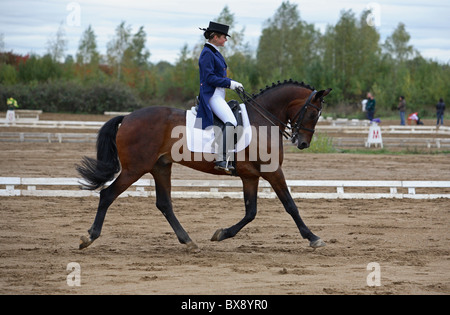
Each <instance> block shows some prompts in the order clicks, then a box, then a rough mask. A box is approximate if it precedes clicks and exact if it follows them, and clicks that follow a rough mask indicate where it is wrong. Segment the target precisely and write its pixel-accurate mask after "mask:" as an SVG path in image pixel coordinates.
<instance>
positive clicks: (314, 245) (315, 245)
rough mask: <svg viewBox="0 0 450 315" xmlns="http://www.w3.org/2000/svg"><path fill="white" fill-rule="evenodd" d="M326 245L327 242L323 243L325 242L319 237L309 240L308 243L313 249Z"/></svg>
mask: <svg viewBox="0 0 450 315" xmlns="http://www.w3.org/2000/svg"><path fill="white" fill-rule="evenodd" d="M326 245H327V244H325V242H324V241H322V240H321V239H320V238H319V239H318V240H315V241H311V242H310V243H309V246H311V247H312V248H314V249H316V248H319V247H324V246H326Z"/></svg>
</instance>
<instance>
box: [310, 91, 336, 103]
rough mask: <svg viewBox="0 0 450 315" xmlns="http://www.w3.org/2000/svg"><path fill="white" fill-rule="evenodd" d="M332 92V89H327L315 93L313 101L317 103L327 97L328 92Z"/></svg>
mask: <svg viewBox="0 0 450 315" xmlns="http://www.w3.org/2000/svg"><path fill="white" fill-rule="evenodd" d="M332 90H333V89H327V90H321V91H319V92H317V93H316V95H315V96H314V100H315V101H317V100H318V99H320V98H323V97H325V96H327V95H328V94H330V92H331V91H332Z"/></svg>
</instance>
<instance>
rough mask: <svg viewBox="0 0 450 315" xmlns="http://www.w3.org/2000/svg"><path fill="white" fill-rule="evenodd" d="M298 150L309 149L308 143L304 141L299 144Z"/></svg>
mask: <svg viewBox="0 0 450 315" xmlns="http://www.w3.org/2000/svg"><path fill="white" fill-rule="evenodd" d="M298 148H299V149H300V150H303V149H308V148H309V143H308V142H306V141H303V142H300V143H299V145H298Z"/></svg>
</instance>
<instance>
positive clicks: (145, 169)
mask: <svg viewBox="0 0 450 315" xmlns="http://www.w3.org/2000/svg"><path fill="white" fill-rule="evenodd" d="M330 91H331V89H327V90H321V91H316V90H315V89H314V88H312V87H311V86H309V85H306V84H304V83H303V82H301V83H299V82H296V81H292V80H289V81H284V82H282V83H280V81H278V84H272V86H271V87H268V86H267V87H266V89H264V90H260V93H259V94H258V95H253V96H252V97H249V98H247V101H246V103H247V106H246V108H247V112H248V117H249V120H250V123H251V125H252V127H255V128H254V130H256V134H253V136H252V141H258V140H257V139H259V138H258V137H259V136H263V135H260V134H259V133H260V131H259V130H263V129H261V128H258V127H261V126H266V127H271V126H273V125H276V126H277V128H276V129H277V130H278V131H279V132H276V133H275V134H273V133H272V134H270V133H269V134H268V135H266V137H268V138H270V137H277V138H278V139H276V140H278V141H277V142H276V143H277V144H278V147H274V148H268V149H269V151H271V152H272V153H277V154H278V165H277V167H276V169H275V170H274V171H270V172H267V171H263V165H264V163H267V162H263V161H262V160H261V158H260V156H259V153H257V158H256V159H255V158H253V159H250V158H249V157H250V155H252V154H253V157H254V156H255V155H254V154H255V153H254V152H250V147H251V146H250V147H247V148H246V149H245V150H246V151H245V154H244V156H245V158H243V159H240V160H237V161H236V172H237V176H239V177H240V178H241V180H242V184H243V191H244V201H245V216H244V218H243V219H242V220H241V221H239V222H238V223H237V224H235V225H233V226H231V227H228V228H223V229H218V230H217V231H216V232H215V233H214V235H213V237H212V239H211V241H222V240H225V239H228V238H231V237H234V236H235V235H236V234H237V233H238V232H239V231H240V230H241V229H242V228H243V227H244V226H246V225H247V224H248V223H249V222H251V221H252V220H253V219H254V218H255V216H256V212H257V193H258V183H259V179H260V177H262V178H264V179H265V180H267V181H268V182H269V183H270V185H271V186H272V188H273V190H274V191H275V193H276V194H277V196H278V198H279V199H280V201H281V202H282V204H283V206H284V208H285V210H286V211H287V212H288V213H289V214H290V215H291V216H292V218H293V219H294V221H295V223H296V225H297V227H298V229H299V231H300V234H301V236H302V237H303V238H305V239H308V240H309V242H310V246H311V247H313V248H317V247H321V246H325V242H323V241H322V240H321V239H320V238H319V237H318V236H316V235H315V234H313V233H312V232H311V231H310V230H309V228H308V227H307V226H306V225H305V223H304V222H303V220H302V219H301V217H300V214H299V211H298V208H297V206H296V205H295V202H294V200H293V198H292V197H291V194H290V193H289V190H288V187H287V184H286V181H285V177H284V174H283V171H282V169H281V165H282V163H283V141H282V137H283V134H285V135H286V134H289V133H287V130H286V129H288V130H290V131H291V132H292V134H290V135H289V136H290V137H291V140H292V142H294V143H296V145H297V147H298V148H299V149H306V148H308V147H309V145H310V142H311V139H312V137H313V134H314V128H315V125H316V123H317V121H318V119H319V117H320V114H321V111H322V103H323V98H324V97H325V96H327V95H328V94H329V93H330ZM242 92H243V91H242ZM244 93H245V92H244ZM268 116H270V117H268ZM274 120H275V121H274ZM185 123H186V111H184V110H180V109H174V108H169V107H147V108H143V109H140V110H137V111H134V112H133V113H131V114H129V115H127V116H118V117H115V118H112V119H111V120H109V121H108V122H106V123H105V124H104V125H103V127H102V128H101V129H100V130H99V133H98V138H97V159H93V158H89V157H84V158H83V160H82V162H81V164H80V165H77V170H78V172H79V174H80V175H81V177H82V178H83V179H84V180H85V181H86V182H85V183H83V185H84V189H90V190H96V189H100V188H103V186H104V185H105V183H107V182H108V181H111V180H113V179H114V177H115V176H116V174H117V173H119V172H120V174H119V176H118V177H117V178H116V179H115V180H114V181H113V182H112V183H111V184H110V185H109V186H108V187H107V188H105V189H102V190H101V191H100V201H99V205H98V210H97V214H96V216H95V220H94V223H93V225H92V227H91V228H90V229H89V230H88V233H89V235H88V236H82V237H81V242H80V246H79V248H80V249H83V248H86V247H88V246H89V245H91V244H92V242H93V241H94V240H96V239H97V238H98V237H99V236H100V233H101V230H102V226H103V221H104V219H105V215H106V212H107V210H108V208H109V206H110V205H111V204H112V203H113V202H114V200H115V199H116V198H117V197H118V196H119V195H120V194H121V193H123V192H124V191H125V190H126V189H127V188H128V187H130V186H131V185H132V184H133V183H134V182H136V181H137V180H138V179H140V178H141V177H142V176H143V175H144V174H146V173H151V174H152V175H153V178H154V182H155V190H156V207H157V208H158V209H159V210H160V211H161V212H162V214H163V215H164V216H165V218H166V219H167V221H168V222H169V224H170V225H171V227H172V228H173V230H174V232H175V234H176V236H177V237H178V240H179V242H180V243H181V244H185V245H186V246H187V249H188V251H191V252H196V251H198V250H199V249H198V247H197V245H196V244H195V243H194V242H193V241H192V240H191V238H190V237H189V235H188V233H187V232H186V231H185V230H184V228H183V227H182V226H181V224H180V222H179V221H178V219H177V218H176V216H175V214H174V211H173V208H172V202H171V169H172V164H173V163H174V162H176V163H180V164H182V165H184V166H187V167H190V168H193V169H195V170H198V171H202V172H205V173H209V174H215V175H225V173H224V171H221V170H216V169H215V168H214V166H215V164H214V162H213V160H214V159H211V158H210V157H209V158H208V157H207V156H206V155H205V157H203V160H202V161H198V160H199V159H198V158H196V159H194V158H192V159H190V160H189V159H184V160H181V161H175V159H174V158H173V156H172V155H173V154H172V153H173V152H172V150H171V148H172V146H173V145H174V144H175V143H176V142H177V141H180V138H173V137H172V132H171V131H172V130H173V129H174V128H175V127H177V126H185ZM119 125H120V128H119ZM266 130H267V128H266ZM267 143H268V144H267V145H268V146H270V143H271V141H267ZM258 146H259V144H258ZM253 148H255V146H253ZM181 150H187V146H183V147H182V148H181ZM269 151H267V152H269ZM257 152H259V151H257ZM185 153H186V152H185ZM188 153H189V152H188ZM188 155H192V156H193V155H194V153H192V152H190V153H189V154H188Z"/></svg>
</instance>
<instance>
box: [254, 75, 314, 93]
mask: <svg viewBox="0 0 450 315" xmlns="http://www.w3.org/2000/svg"><path fill="white" fill-rule="evenodd" d="M289 84H291V85H297V86H301V87H304V88H306V89H309V90H311V91H315V88H314V87H313V86H311V85H309V84H306V83H305V82H303V81H302V82H298V81H293V80H292V79H289V80H284V81H283V82H280V81H278V82H277V83H272V86H268V85H266V88H265V89H260V90H259V93H258V94H253V95H252V97H253V98H256V97H258V96H261V95H262V94H264V93H266V92H267V91H269V90H271V89H273V88H276V87H279V86H284V85H289Z"/></svg>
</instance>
